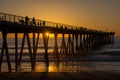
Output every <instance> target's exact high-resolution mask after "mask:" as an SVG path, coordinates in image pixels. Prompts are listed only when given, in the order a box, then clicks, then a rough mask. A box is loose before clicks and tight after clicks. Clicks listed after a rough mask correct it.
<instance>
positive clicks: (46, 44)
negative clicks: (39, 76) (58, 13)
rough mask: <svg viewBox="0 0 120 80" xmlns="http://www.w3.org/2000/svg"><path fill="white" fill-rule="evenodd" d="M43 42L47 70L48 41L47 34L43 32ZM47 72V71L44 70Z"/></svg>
mask: <svg viewBox="0 0 120 80" xmlns="http://www.w3.org/2000/svg"><path fill="white" fill-rule="evenodd" d="M43 41H44V47H45V56H44V57H45V60H46V61H45V62H46V67H47V69H48V67H49V58H48V41H49V35H48V33H46V32H44V33H43ZM46 71H48V70H46Z"/></svg>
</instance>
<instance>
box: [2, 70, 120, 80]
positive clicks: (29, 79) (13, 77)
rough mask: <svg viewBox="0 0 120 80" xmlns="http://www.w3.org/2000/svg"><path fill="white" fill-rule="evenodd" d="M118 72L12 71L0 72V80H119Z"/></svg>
mask: <svg viewBox="0 0 120 80" xmlns="http://www.w3.org/2000/svg"><path fill="white" fill-rule="evenodd" d="M119 75H120V73H119V72H104V71H93V72H79V73H68V72H60V73H58V72H57V73H56V72H55V73H54V72H52V73H51V72H50V73H47V72H42V73H40V72H20V73H19V72H18V73H16V72H13V73H6V72H3V73H0V80H120V76H119Z"/></svg>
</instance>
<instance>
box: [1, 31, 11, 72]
mask: <svg viewBox="0 0 120 80" xmlns="http://www.w3.org/2000/svg"><path fill="white" fill-rule="evenodd" d="M2 38H3V43H2V50H1V56H0V71H1V65H2V61H3V56H4V51H5V55H6V60H7V65H8V70H9V72H12V68H11V62H10V56H9V52H8V45H7V33H6V32H2Z"/></svg>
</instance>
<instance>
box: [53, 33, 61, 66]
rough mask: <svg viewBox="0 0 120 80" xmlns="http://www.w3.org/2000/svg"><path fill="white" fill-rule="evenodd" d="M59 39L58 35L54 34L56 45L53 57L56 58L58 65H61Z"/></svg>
mask: <svg viewBox="0 0 120 80" xmlns="http://www.w3.org/2000/svg"><path fill="white" fill-rule="evenodd" d="M57 37H58V33H54V39H55V44H54V50H53V55H54V56H55V59H56V61H57V63H58V64H59V62H60V58H59V52H58V44H57Z"/></svg>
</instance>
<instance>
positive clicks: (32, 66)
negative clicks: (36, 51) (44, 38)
mask: <svg viewBox="0 0 120 80" xmlns="http://www.w3.org/2000/svg"><path fill="white" fill-rule="evenodd" d="M25 38H27V44H28V50H29V56H30V62H31V69H32V71H33V70H34V64H33V63H34V62H33V55H32V48H31V43H30V37H29V33H27V32H25V33H24V35H23V40H22V45H21V51H20V57H19V61H18V64H19V66H21V59H22V55H23V49H24V44H25Z"/></svg>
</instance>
